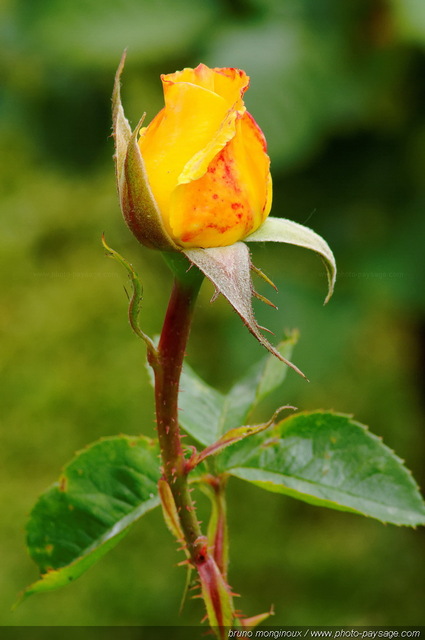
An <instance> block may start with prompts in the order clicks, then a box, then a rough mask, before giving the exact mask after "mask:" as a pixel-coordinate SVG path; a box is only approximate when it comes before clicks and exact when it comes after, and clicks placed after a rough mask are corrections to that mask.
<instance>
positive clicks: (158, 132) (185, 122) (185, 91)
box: [139, 81, 229, 226]
mask: <svg viewBox="0 0 425 640" xmlns="http://www.w3.org/2000/svg"><path fill="white" fill-rule="evenodd" d="M164 89H165V101H166V106H165V108H164V109H163V110H162V111H161V112H160V113H159V114H158V115H157V116H156V117H155V118H154V120H153V121H152V122H151V124H150V125H149V127H147V129H145V130H144V131H142V135H141V137H140V140H139V148H140V151H141V153H142V157H143V160H144V162H145V166H146V171H147V174H148V178H149V183H150V186H151V189H152V192H153V194H154V197H155V200H156V202H157V204H158V206H159V209H160V210H161V211H162V213H163V216H164V224H165V225H166V226H168V215H167V212H168V210H169V201H170V197H171V193H172V191H173V190H174V188H175V187H176V185H177V183H178V179H179V176H180V174H181V172H182V171H183V168H184V167H185V165H186V163H187V162H188V161H189V160H190V159H191V158H193V156H195V154H197V153H198V152H199V151H200V150H201V149H204V148H205V147H206V146H207V145H208V143H209V142H210V141H211V139H212V138H214V137H215V135H216V132H217V130H218V129H219V128H220V125H221V124H222V122H223V120H224V119H225V117H226V114H227V111H228V109H229V106H228V104H227V103H226V101H225V100H224V99H223V98H222V97H221V96H219V95H218V94H216V93H212V92H211V91H209V90H208V89H204V88H203V87H200V86H196V85H194V84H190V83H186V82H177V83H174V82H173V83H167V82H166V81H165V83H164Z"/></svg>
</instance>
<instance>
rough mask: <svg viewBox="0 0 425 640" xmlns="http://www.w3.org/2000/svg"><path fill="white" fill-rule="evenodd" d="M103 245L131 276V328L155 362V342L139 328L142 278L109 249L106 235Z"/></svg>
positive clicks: (129, 307)
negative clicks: (142, 341)
mask: <svg viewBox="0 0 425 640" xmlns="http://www.w3.org/2000/svg"><path fill="white" fill-rule="evenodd" d="M102 244H103V247H104V249H105V251H106V255H107V256H108V257H109V258H113V259H114V260H116V261H117V262H119V263H120V264H122V265H123V267H125V269H126V270H127V272H128V275H129V278H130V280H131V284H132V287H133V295H132V296H131V298H130V302H129V305H128V319H129V321H130V326H131V328H132V329H133V331H134V333H135V334H136V335H137V336H138V337H139V338H141V339H142V340H144V342H145V343H146V346H147V349H148V355H149V359H150V361H154V360H155V359H156V357H157V350H156V347H155V345H154V343H153V341H152V340H151V338H149V336H148V335H146V333H145V332H144V331H142V329H141V328H140V326H139V314H140V307H141V304H142V299H143V287H142V283H141V282H140V278H139V276H138V275H137V273H136V271H135V270H134V269H133V267H132V266H131V264H130V263H129V262H128V261H127V260H126V259H125V258H123V256H122V255H120V254H119V253H118V252H117V251H115V250H114V249H111V247H109V246H108V245H107V244H106V240H105V236H104V235H102Z"/></svg>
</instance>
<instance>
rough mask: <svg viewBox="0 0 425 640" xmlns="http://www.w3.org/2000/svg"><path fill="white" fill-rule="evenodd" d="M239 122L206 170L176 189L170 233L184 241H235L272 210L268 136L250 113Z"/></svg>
mask: <svg viewBox="0 0 425 640" xmlns="http://www.w3.org/2000/svg"><path fill="white" fill-rule="evenodd" d="M234 126H235V135H234V136H233V137H232V138H231V139H230V140H229V141H228V142H227V144H225V146H224V147H223V148H222V149H221V150H220V151H219V152H218V153H217V154H216V156H215V157H214V158H213V159H212V161H211V162H210V164H209V166H208V168H207V171H206V173H204V175H202V177H201V178H199V179H197V180H192V181H190V182H188V183H185V184H181V185H179V186H178V187H177V188H176V189H175V191H174V193H173V196H172V200H171V211H170V227H171V234H172V236H173V237H174V238H175V241H176V242H177V243H178V244H181V245H182V246H185V247H204V248H207V247H218V246H226V245H230V244H233V243H234V242H237V241H238V240H241V239H242V238H244V237H245V236H247V235H248V234H249V233H252V232H253V231H254V230H255V229H257V228H258V227H259V226H260V224H261V223H262V222H263V221H264V220H265V218H266V217H267V215H268V214H269V212H270V206H271V178H270V172H269V164H270V161H269V158H268V156H267V154H266V149H265V140H264V137H263V135H262V133H261V130H260V129H259V127H258V126H257V124H256V123H255V121H254V119H253V118H252V116H250V115H249V114H248V113H247V112H245V113H244V114H243V115H238V116H237V118H236V120H235V123H234ZM218 137H219V134H218Z"/></svg>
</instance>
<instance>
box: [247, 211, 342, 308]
mask: <svg viewBox="0 0 425 640" xmlns="http://www.w3.org/2000/svg"><path fill="white" fill-rule="evenodd" d="M245 242H284V243H286V244H293V245H296V246H298V247H304V248H305V249H311V250H312V251H315V252H316V253H317V254H319V256H320V257H321V258H322V260H323V263H324V265H325V269H326V274H327V277H328V294H327V296H326V298H325V304H326V303H327V302H328V301H329V299H330V298H331V296H332V293H333V290H334V286H335V280H336V263H335V258H334V255H333V253H332V251H331V249H330V247H329V245H328V243H327V242H326V241H325V240H324V239H323V238H322V237H321V236H319V235H318V234H317V233H316V232H315V231H312V229H309V228H308V227H304V226H303V225H302V224H298V223H297V222H293V221H292V220H286V219H285V218H272V217H269V218H267V220H266V221H265V222H264V224H262V225H261V227H259V229H257V231H254V233H251V234H250V235H249V236H247V237H246V238H245Z"/></svg>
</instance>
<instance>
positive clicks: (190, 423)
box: [179, 363, 225, 446]
mask: <svg viewBox="0 0 425 640" xmlns="http://www.w3.org/2000/svg"><path fill="white" fill-rule="evenodd" d="M180 391H181V392H180V394H179V409H180V412H179V418H180V424H181V426H182V427H183V429H184V430H185V431H186V433H188V434H189V435H191V436H192V438H195V440H197V441H198V442H200V443H201V444H203V445H206V446H208V445H211V444H212V443H213V442H215V441H216V440H217V438H218V437H219V435H220V433H221V416H222V414H223V411H224V404H225V396H224V395H223V394H222V393H220V392H219V391H216V390H215V389H214V388H213V387H210V386H209V385H208V384H207V383H206V382H204V380H202V378H200V377H199V376H198V375H197V374H196V373H195V372H194V370H193V369H192V368H191V367H190V366H189V365H188V364H186V363H185V364H184V366H183V371H182V375H181V378H180Z"/></svg>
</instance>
